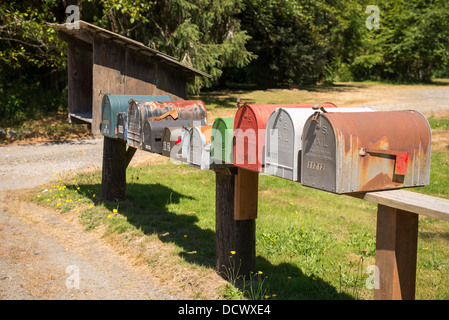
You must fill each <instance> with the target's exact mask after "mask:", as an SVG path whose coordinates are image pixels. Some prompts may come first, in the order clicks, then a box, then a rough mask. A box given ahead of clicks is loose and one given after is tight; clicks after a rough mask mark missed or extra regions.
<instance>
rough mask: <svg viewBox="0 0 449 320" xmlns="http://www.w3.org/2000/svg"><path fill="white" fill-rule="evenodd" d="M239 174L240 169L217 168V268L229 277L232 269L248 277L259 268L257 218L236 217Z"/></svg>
mask: <svg viewBox="0 0 449 320" xmlns="http://www.w3.org/2000/svg"><path fill="white" fill-rule="evenodd" d="M236 174H237V168H225V169H216V170H215V177H216V182H215V184H216V200H215V210H216V212H215V225H216V228H215V229H216V231H215V232H216V234H215V249H216V250H215V252H216V254H215V255H216V271H217V272H218V273H219V274H220V275H221V276H222V277H224V278H226V274H225V273H226V270H229V269H233V272H237V271H238V275H244V276H246V279H248V277H249V275H250V273H251V272H255V269H256V221H255V219H248V220H242V221H237V220H235V219H234V197H235V188H236V187H235V186H236V183H235V181H236ZM227 280H228V279H227Z"/></svg>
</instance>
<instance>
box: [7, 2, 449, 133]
mask: <svg viewBox="0 0 449 320" xmlns="http://www.w3.org/2000/svg"><path fill="white" fill-rule="evenodd" d="M69 5H76V6H77V7H78V8H79V12H80V19H81V20H84V21H87V22H90V23H93V24H97V25H99V26H102V27H105V28H107V29H110V30H112V31H114V32H117V33H120V34H122V35H125V36H128V37H131V38H133V39H136V40H138V41H141V42H143V43H144V44H146V45H148V46H150V47H152V48H154V49H157V50H159V51H162V52H164V53H167V54H169V55H172V56H174V57H175V58H176V59H178V60H180V61H182V62H184V63H186V64H188V65H190V66H192V67H194V68H197V69H199V70H201V71H204V72H207V73H209V74H211V75H212V78H211V79H201V78H197V80H196V82H195V84H193V85H191V86H190V88H189V89H190V92H198V91H199V90H200V89H201V88H204V87H212V86H226V85H227V84H229V83H231V82H237V83H245V84H247V83H255V84H257V85H259V86H260V87H276V86H282V85H289V86H291V85H310V84H314V83H316V82H321V81H325V82H335V81H348V80H387V81H402V82H403V81H406V82H415V81H420V82H423V81H424V82H426V81H430V80H431V78H432V77H434V76H439V77H446V76H449V4H448V2H447V0H430V1H427V0H413V1H406V0H395V1H388V0H379V1H376V4H375V6H374V7H375V10H374V9H373V8H372V7H373V6H372V3H371V2H369V1H368V0H360V1H354V0H317V1H309V0H214V1H209V0H154V1H146V0H135V1H130V0H76V1H71V2H70V3H69V2H68V1H63V0H44V1H38V0H26V1H17V0H15V1H1V2H0V71H1V77H0V93H1V94H0V96H1V98H0V118H1V119H2V121H0V124H2V123H6V124H12V123H20V121H22V120H23V118H24V117H29V116H32V115H35V114H38V113H39V112H36V111H41V110H44V111H46V110H54V109H56V108H58V107H61V105H62V107H65V106H64V105H63V104H64V97H62V96H61V95H65V92H64V91H63V88H64V86H65V84H66V75H65V72H66V71H65V64H66V49H65V44H64V43H63V42H61V41H60V40H58V37H57V33H56V31H55V30H54V29H53V28H52V27H51V26H50V25H49V24H48V23H64V22H66V20H67V18H69V17H70V14H71V12H70V11H69V12H66V9H67V7H68V6H69ZM376 10H377V15H378V20H377V21H376ZM45 79H47V80H45ZM38 92H43V94H39V93H38ZM58 92H59V96H58ZM39 95H41V96H42V97H41V98H42V99H40V98H39ZM55 95H56V96H57V97H55ZM49 96H53V97H54V98H52V99H48V98H47V97H49ZM46 98H47V99H46Z"/></svg>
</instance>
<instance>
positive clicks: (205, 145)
mask: <svg viewBox="0 0 449 320" xmlns="http://www.w3.org/2000/svg"><path fill="white" fill-rule="evenodd" d="M211 137H212V126H201V127H193V128H192V130H191V131H190V140H189V145H190V146H189V149H190V150H189V154H188V157H187V164H188V165H190V166H192V167H195V168H198V169H201V170H203V169H210V144H211Z"/></svg>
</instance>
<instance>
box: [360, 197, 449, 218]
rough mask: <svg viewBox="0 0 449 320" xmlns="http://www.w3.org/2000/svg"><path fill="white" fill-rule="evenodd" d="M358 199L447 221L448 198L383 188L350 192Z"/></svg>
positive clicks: (448, 215) (448, 210) (448, 211)
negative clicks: (373, 190) (374, 190)
mask: <svg viewBox="0 0 449 320" xmlns="http://www.w3.org/2000/svg"><path fill="white" fill-rule="evenodd" d="M352 196H354V197H357V198H359V199H363V200H367V201H371V202H375V203H378V204H382V205H384V206H388V207H392V208H396V209H401V210H404V211H408V212H413V213H416V214H421V215H424V216H427V217H431V218H437V219H440V220H445V221H449V200H447V199H442V198H437V197H432V196H429V195H425V194H421V193H417V192H412V191H407V190H385V191H376V192H367V193H360V194H352Z"/></svg>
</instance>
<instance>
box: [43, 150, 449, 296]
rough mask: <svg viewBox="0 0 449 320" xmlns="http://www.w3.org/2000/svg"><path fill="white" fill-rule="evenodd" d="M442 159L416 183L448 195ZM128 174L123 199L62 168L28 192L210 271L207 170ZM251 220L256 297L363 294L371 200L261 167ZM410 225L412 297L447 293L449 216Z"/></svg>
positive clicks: (370, 257) (211, 196) (96, 178)
mask: <svg viewBox="0 0 449 320" xmlns="http://www.w3.org/2000/svg"><path fill="white" fill-rule="evenodd" d="M447 157H448V155H447V154H434V155H433V157H432V176H431V184H430V186H428V187H424V188H419V189H416V190H418V191H419V192H423V193H427V194H432V195H438V196H445V197H448V196H447V195H449V184H448V182H447V181H448V180H449V179H448V177H449V171H448V163H447V160H448V159H447ZM127 177H128V184H127V195H128V199H127V200H126V201H122V202H102V201H100V200H99V196H98V195H99V194H100V189H101V187H100V183H101V172H96V173H93V174H82V175H78V176H76V177H75V176H72V174H71V173H69V174H67V173H65V174H62V175H61V178H62V180H59V181H56V182H55V183H54V184H53V185H52V186H51V187H52V188H51V190H50V189H49V186H46V187H41V188H44V189H40V190H39V192H38V195H39V197H36V198H35V199H36V200H37V201H38V202H39V203H41V204H45V205H49V206H51V207H53V208H55V209H56V210H60V211H61V213H64V212H73V213H75V212H77V210H79V212H78V214H79V218H80V221H81V222H82V223H83V224H84V225H85V227H86V230H92V229H95V228H98V227H99V226H103V227H104V228H105V234H106V235H120V236H122V238H123V241H127V240H132V239H133V238H135V237H146V238H153V239H158V240H159V241H161V242H163V243H166V244H170V245H171V246H172V248H173V255H174V256H175V258H174V259H180V261H183V263H186V264H187V265H188V266H190V267H192V268H198V267H200V268H206V269H213V268H214V257H215V247H214V243H215V176H214V173H213V172H212V171H208V170H205V171H200V170H197V169H194V168H191V167H189V166H187V165H173V164H164V165H153V166H149V167H143V168H129V169H128V172H127ZM56 178H58V177H56ZM435 182H438V183H437V184H435ZM44 190H47V191H45V192H44ZM411 190H413V189H411ZM78 199H79V200H78ZM115 211H117V212H115ZM108 216H110V218H108ZM256 227H257V232H256V250H257V270H258V271H261V272H262V274H263V279H264V284H265V285H264V293H263V296H264V297H265V298H268V299H372V290H369V289H367V288H366V281H367V280H369V276H370V274H369V273H366V270H367V268H368V266H369V265H373V264H374V256H375V232H376V230H375V228H376V205H375V204H372V203H370V202H366V201H362V200H359V199H355V198H352V197H348V196H337V195H333V194H329V193H325V192H322V191H319V190H315V189H310V188H306V187H303V186H301V185H300V184H299V183H294V182H291V181H288V180H285V179H281V178H277V177H272V176H268V175H261V176H260V183H259V213H258V218H257V221H256ZM419 228H420V230H419V231H420V232H419V245H418V272H417V298H418V299H448V298H449V291H448V289H447V288H449V277H448V271H449V250H447V247H448V235H449V224H448V223H447V222H445V221H439V220H437V219H431V218H427V217H421V219H420V226H419ZM174 261H176V260H174ZM148 263H152V262H151V261H149V262H148ZM260 278H262V276H260ZM235 290H237V292H238V289H236V288H234V287H233V289H230V287H229V288H228V289H227V291H226V293H225V296H227V297H231V298H238V297H241V296H242V294H240V295H239V294H236V293H235V292H236V291H235ZM247 291H248V290H247Z"/></svg>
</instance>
